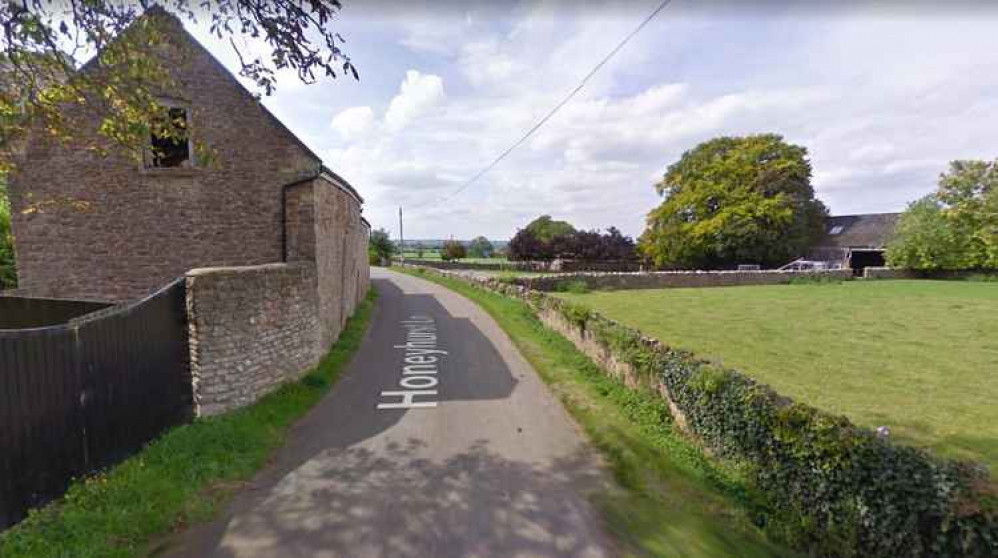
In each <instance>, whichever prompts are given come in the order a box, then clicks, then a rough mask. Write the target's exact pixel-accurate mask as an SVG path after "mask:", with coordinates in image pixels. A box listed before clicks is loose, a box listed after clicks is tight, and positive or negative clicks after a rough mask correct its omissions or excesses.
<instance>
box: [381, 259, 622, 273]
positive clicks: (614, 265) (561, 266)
mask: <svg viewBox="0 0 998 558" xmlns="http://www.w3.org/2000/svg"><path fill="white" fill-rule="evenodd" d="M396 262H397V263H401V260H400V259H398V258H396ZM405 263H407V264H412V265H421V266H423V267H431V268H433V269H445V270H446V269H465V270H473V271H539V272H545V271H552V272H554V271H559V272H575V271H604V272H606V271H620V272H625V271H640V270H641V264H640V263H638V262H617V261H614V262H586V261H579V260H554V261H550V262H523V261H518V262H512V261H506V262H465V261H460V260H458V261H449V262H445V261H443V260H422V259H419V258H406V260H405Z"/></svg>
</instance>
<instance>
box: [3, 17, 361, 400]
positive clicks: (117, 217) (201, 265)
mask: <svg viewBox="0 0 998 558" xmlns="http://www.w3.org/2000/svg"><path fill="white" fill-rule="evenodd" d="M150 17H155V18H156V24H159V25H162V26H163V28H164V30H165V31H166V32H167V33H168V35H169V36H170V37H171V46H169V47H166V48H164V49H161V50H159V51H157V52H158V55H159V56H164V57H166V63H167V66H168V67H169V68H171V71H172V73H173V77H174V79H175V80H176V82H177V88H176V90H174V91H168V92H164V94H163V96H164V97H166V98H167V99H168V100H169V101H170V102H171V104H178V103H179V105H180V106H184V107H186V108H188V128H189V130H190V134H191V139H192V140H193V141H194V142H203V143H204V145H205V146H207V148H208V149H209V150H210V152H211V157H210V158H209V159H202V160H198V161H197V162H196V163H195V164H194V165H193V167H189V168H146V165H145V164H144V163H143V162H142V161H140V160H136V159H133V158H131V157H129V156H127V155H125V154H123V153H121V152H120V151H118V150H114V149H111V151H110V155H109V156H107V157H100V156H97V155H95V154H93V153H92V152H90V151H87V150H84V149H79V148H78V147H77V148H74V146H73V145H64V144H59V143H52V142H49V141H46V140H44V139H43V138H40V137H34V138H30V139H29V141H28V142H27V145H26V148H25V149H24V152H23V156H24V157H25V159H24V160H23V161H22V162H21V164H19V166H18V169H17V171H16V172H15V173H14V174H13V175H12V176H11V177H10V196H11V202H12V205H13V209H14V211H13V212H12V213H13V227H14V233H15V243H16V250H17V257H18V273H19V287H20V288H19V290H18V294H23V295H31V296H48V297H58V298H69V299H81V300H96V301H110V302H121V301H128V300H133V299H136V298H140V297H143V296H145V295H147V294H150V293H152V292H154V291H156V290H157V289H158V288H159V287H161V286H163V285H165V284H167V283H169V282H170V281H172V280H174V279H176V278H178V277H184V280H185V281H186V283H187V289H188V290H187V310H188V320H189V336H190V347H191V368H192V376H193V382H194V386H193V388H194V394H195V403H196V409H197V413H198V414H199V415H202V416H203V415H214V414H218V413H222V412H226V411H229V410H231V409H235V408H238V407H241V406H244V405H247V404H249V403H252V402H253V401H256V400H257V399H258V398H259V397H260V396H262V395H264V394H265V393H267V392H269V391H272V390H273V389H275V388H276V387H277V386H278V385H280V384H281V383H284V382H287V381H290V380H294V379H297V378H299V377H300V376H301V375H302V374H303V373H304V372H306V371H307V370H308V369H309V368H310V367H312V366H314V365H315V364H316V363H317V362H318V360H319V358H321V356H322V355H323V354H324V353H325V352H326V351H327V350H328V349H329V347H330V345H331V344H332V343H334V342H335V341H336V339H337V338H338V337H339V335H340V332H341V331H342V328H343V324H344V323H345V322H346V320H347V318H348V317H349V316H350V315H351V314H352V313H353V311H354V310H355V309H356V307H357V305H358V304H359V303H360V301H361V300H362V299H363V298H364V296H365V295H366V293H367V289H368V285H369V274H368V271H369V270H368V260H367V242H368V238H369V233H370V226H369V225H368V224H367V223H366V221H364V220H363V219H362V218H361V209H362V207H361V204H362V200H361V199H360V197H359V196H358V195H357V194H356V193H355V192H354V191H353V190H352V188H351V187H350V186H349V185H348V184H346V183H345V182H343V181H342V179H340V178H339V177H336V176H335V175H334V174H332V173H331V172H328V171H325V170H323V167H322V163H321V161H320V159H319V158H318V157H317V156H316V155H314V154H313V153H312V152H311V151H310V150H309V149H308V148H307V147H305V146H304V145H303V144H302V143H301V142H300V141H299V140H298V139H297V138H296V137H295V136H294V135H293V134H292V133H291V132H290V131H288V130H287V129H286V128H285V127H284V126H283V125H281V124H280V122H279V121H277V119H276V118H275V117H274V116H273V115H271V114H270V113H269V112H267V111H266V110H265V109H264V108H263V106H262V105H261V104H260V103H259V102H258V101H257V100H256V99H255V98H254V97H253V96H252V95H251V94H250V93H249V92H248V91H246V90H245V89H244V88H243V87H242V86H241V85H240V84H239V82H238V81H237V80H236V79H235V78H234V77H233V76H232V75H231V74H229V73H228V71H226V70H225V68H224V67H223V66H221V64H219V63H218V61H216V60H215V59H214V58H213V57H212V56H211V55H210V54H209V53H208V52H207V51H206V50H205V49H204V48H203V47H201V46H200V45H199V44H198V43H197V42H196V41H195V40H194V39H193V38H192V37H191V36H190V35H189V34H187V32H186V31H184V29H183V27H182V25H181V24H180V22H179V21H178V20H176V19H174V18H172V17H170V16H166V15H156V16H150ZM98 124H99V118H98V117H97V116H96V115H95V116H94V118H93V127H94V129H96V127H97V125H98Z"/></svg>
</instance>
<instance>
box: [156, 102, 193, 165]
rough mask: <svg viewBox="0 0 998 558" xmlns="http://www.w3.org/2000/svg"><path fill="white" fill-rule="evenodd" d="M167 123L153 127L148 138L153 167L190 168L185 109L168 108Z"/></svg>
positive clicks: (189, 148)
mask: <svg viewBox="0 0 998 558" xmlns="http://www.w3.org/2000/svg"><path fill="white" fill-rule="evenodd" d="M167 115H168V117H169V121H168V122H161V123H158V124H155V125H154V126H153V130H152V133H151V137H150V151H151V155H152V157H151V164H152V166H153V167H164V168H168V167H189V166H191V147H190V137H189V136H188V134H187V109H186V108H183V107H168V108H167Z"/></svg>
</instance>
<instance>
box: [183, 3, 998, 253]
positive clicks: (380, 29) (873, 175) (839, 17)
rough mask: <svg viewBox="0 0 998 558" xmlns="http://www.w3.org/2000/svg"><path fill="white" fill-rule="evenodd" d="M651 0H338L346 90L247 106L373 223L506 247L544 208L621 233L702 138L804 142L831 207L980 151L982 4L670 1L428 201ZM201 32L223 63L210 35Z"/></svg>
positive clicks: (986, 118) (990, 89) (988, 97)
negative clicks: (341, 187)
mask: <svg viewBox="0 0 998 558" xmlns="http://www.w3.org/2000/svg"><path fill="white" fill-rule="evenodd" d="M658 1H659V0H648V1H639V0H627V1H626V2H618V3H603V2H589V3H584V2H580V1H524V2H512V1H510V2H502V1H499V2H497V1H491V2H490V1H485V2H480V3H477V4H476V3H474V2H468V3H460V4H458V3H454V4H441V3H440V2H425V3H420V2H418V1H410V2H406V3H404V6H405V7H404V8H403V7H399V6H396V5H393V4H391V3H385V4H373V3H371V2H364V3H362V2H359V1H357V2H354V1H350V0H344V9H343V11H342V12H341V16H340V18H339V22H338V25H339V30H340V31H341V34H342V35H344V37H345V38H346V40H347V43H346V45H345V49H346V50H347V51H348V53H349V54H350V55H351V56H352V58H353V61H354V63H355V64H356V65H357V67H358V68H359V70H360V73H361V79H360V81H359V82H358V81H354V80H353V79H352V78H350V79H345V78H340V79H335V80H333V79H327V80H324V81H321V82H320V83H318V84H315V85H310V86H306V85H303V84H300V83H298V82H296V81H295V79H294V78H293V76H287V77H286V78H285V79H282V80H281V82H280V84H279V88H278V91H277V93H276V94H275V95H274V96H272V97H270V98H267V99H266V100H265V103H266V104H267V106H268V107H269V108H270V109H271V110H273V112H274V113H276V114H277V116H278V117H279V118H281V119H282V120H283V121H284V122H285V123H286V124H287V125H288V126H289V127H290V128H291V129H292V130H293V131H294V132H295V133H297V134H298V135H299V136H300V137H301V138H302V139H303V140H304V141H305V142H306V143H307V144H308V145H309V146H311V147H312V148H313V149H314V150H315V151H316V152H317V153H319V154H320V155H321V156H322V157H323V158H324V160H325V162H326V164H327V165H328V166H329V167H331V168H332V169H334V170H335V171H336V172H337V173H339V174H341V175H342V176H344V177H345V178H346V179H347V180H349V181H350V182H351V183H352V184H353V185H354V186H355V187H356V188H357V189H358V190H359V191H360V192H361V193H362V195H363V196H364V197H365V198H366V200H367V204H366V209H365V215H367V217H368V219H369V220H370V221H371V222H372V223H373V224H374V226H375V227H385V228H387V229H389V230H390V231H391V232H392V236H396V235H397V211H398V206H399V205H402V206H404V207H405V212H406V222H405V227H406V237H407V238H447V237H451V236H453V237H455V238H470V237H472V236H475V235H479V234H484V235H486V236H489V237H490V238H496V239H505V238H509V237H510V236H511V235H512V234H513V233H514V232H515V231H516V229H517V227H520V226H523V225H524V224H525V223H526V222H528V221H529V220H531V219H532V218H534V217H536V216H538V215H540V214H542V213H549V214H551V215H553V216H555V217H556V218H559V219H567V220H569V221H571V222H572V223H573V224H575V225H576V226H578V227H584V228H606V227H609V226H611V225H615V226H617V227H619V228H621V229H622V230H623V231H625V232H626V233H628V234H631V235H635V236H636V235H638V234H640V233H641V231H642V230H643V227H644V218H645V215H646V214H647V213H648V211H649V210H650V209H652V208H653V207H654V206H655V205H657V203H659V198H658V197H657V196H656V194H655V192H654V189H653V184H654V183H655V182H656V180H658V178H659V177H660V176H661V175H662V173H663V172H664V170H665V168H666V167H667V166H668V165H669V164H670V163H672V162H675V161H676V160H677V159H678V158H679V157H680V155H681V154H682V153H683V151H685V150H687V149H689V148H692V147H693V146H695V145H696V144H697V143H698V142H700V141H703V140H705V139H708V138H711V137H714V136H717V135H742V134H752V133H762V132H775V133H779V134H782V135H784V136H785V137H786V138H787V139H788V140H789V141H791V142H794V143H798V144H801V145H804V146H806V147H807V149H808V151H809V152H810V156H811V162H812V164H813V166H814V185H815V188H816V190H817V194H818V197H819V198H821V199H822V200H823V201H824V202H825V203H826V204H827V205H828V206H829V207H830V208H831V210H832V212H833V213H836V214H848V213H859V212H879V211H898V210H901V209H903V208H904V206H905V204H906V203H907V202H909V201H911V200H913V199H915V198H917V197H919V196H921V195H924V194H926V193H928V192H929V191H931V190H932V189H933V187H934V184H935V181H936V177H937V176H938V174H939V173H940V172H941V171H942V170H944V169H945V166H946V164H947V161H949V160H951V159H956V158H990V159H993V158H995V157H998V32H996V31H995V30H996V29H998V9H992V8H987V7H985V3H984V2H980V3H973V2H968V3H964V4H958V5H957V4H947V3H945V2H940V3H925V4H921V5H920V6H916V7H902V6H901V4H900V3H879V4H871V3H861V2H854V3H845V4H844V3H839V4H837V6H839V7H836V8H832V7H830V6H831V5H832V4H831V3H819V5H821V6H823V7H821V8H815V7H814V6H815V5H816V3H815V2H803V1H802V2H776V1H769V2H754V3H748V5H747V6H746V5H745V4H743V3H738V2H731V3H727V4H726V3H723V2H702V1H700V2H698V1H695V0H674V1H673V3H672V4H671V5H670V6H669V7H667V8H666V9H665V10H664V11H663V12H662V13H661V14H660V15H659V17H658V18H657V19H655V20H654V21H653V22H652V23H651V24H649V25H648V26H647V27H646V28H645V29H644V30H643V31H642V32H641V33H640V34H639V35H638V36H637V37H635V39H634V40H632V41H631V42H630V43H629V44H628V46H627V47H626V48H625V49H624V50H623V51H621V52H620V53H619V54H618V55H617V56H616V57H615V58H614V59H613V60H612V61H611V62H610V63H609V64H608V65H607V66H606V67H604V68H603V70H602V71H601V72H600V73H599V74H597V76H596V77H595V78H593V80H592V81H590V82H589V84H588V85H587V86H586V88H585V89H584V90H583V91H582V92H581V93H580V94H579V95H578V96H577V97H576V98H575V100H574V101H572V102H571V103H569V104H568V105H567V106H565V108H564V109H563V110H562V111H561V112H559V113H558V114H557V115H556V116H555V117H554V118H553V119H552V120H551V121H549V122H548V124H547V125H546V126H545V127H543V128H542V129H541V130H540V131H539V132H538V133H537V134H536V135H535V136H534V137H533V138H532V139H530V140H528V141H527V142H526V143H525V144H524V145H522V146H521V147H520V148H519V149H518V150H516V151H514V152H513V154H511V155H510V156H509V157H508V158H507V159H506V160H505V161H503V162H502V163H501V164H500V165H498V166H497V167H496V168H495V169H494V170H492V172H490V173H489V174H487V175H486V176H485V177H483V178H482V179H481V180H480V181H478V182H477V183H476V184H475V185H473V186H472V187H470V188H468V189H467V190H466V191H464V192H463V193H461V194H460V195H457V196H452V197H448V194H450V193H451V192H453V191H454V190H456V189H457V188H459V187H460V186H462V185H463V184H464V183H465V181H467V180H468V178H470V177H471V176H473V175H474V174H475V173H477V172H478V171H480V170H481V169H482V168H483V167H484V166H486V165H487V164H488V163H489V162H491V161H492V159H493V158H495V157H496V156H497V155H498V154H499V153H501V152H502V151H503V150H504V149H506V148H507V147H508V146H509V145H511V144H512V143H513V142H514V141H516V140H517V139H518V138H519V137H520V136H521V135H522V134H523V133H524V132H525V131H526V130H527V129H529V128H530V127H531V126H532V125H533V123H534V122H536V121H537V120H538V119H539V118H540V117H542V116H543V115H544V114H545V113H546V112H547V111H548V110H550V109H551V108H552V107H553V106H554V105H555V104H556V103H557V102H558V101H560V100H561V98H563V97H564V96H565V95H566V94H567V93H568V92H569V91H570V90H571V89H572V88H573V87H575V85H576V84H577V83H578V81H579V80H580V79H581V78H582V76H584V75H585V74H586V73H587V72H588V71H589V70H590V69H591V68H592V67H593V66H594V65H595V64H596V63H597V62H598V61H599V60H600V59H601V58H602V57H603V56H604V55H605V54H606V53H607V52H609V51H610V49H612V48H613V47H614V46H615V45H616V43H617V42H618V41H619V40H620V39H621V38H623V37H624V36H625V35H626V34H627V33H628V32H630V31H631V30H632V29H633V28H634V27H635V26H636V25H637V24H638V23H639V22H640V21H641V20H642V19H643V18H644V17H645V16H646V15H647V14H648V13H650V12H651V10H652V9H653V8H654V7H655V6H656V5H657V4H658ZM400 4H401V3H400ZM945 6H949V7H948V8H946V7H945ZM196 34H198V35H199V36H201V37H205V34H204V33H203V32H197V33H196ZM204 42H205V44H206V46H208V47H209V48H210V49H211V50H212V51H213V52H215V53H216V55H218V56H219V58H221V59H222V60H223V61H224V62H225V63H226V64H227V65H229V67H230V68H235V67H236V66H235V64H234V62H235V58H234V56H233V55H232V53H231V52H230V47H228V46H227V45H222V44H218V43H214V42H212V41H211V40H210V39H205V40H204ZM251 46H252V45H251ZM445 198H446V199H445Z"/></svg>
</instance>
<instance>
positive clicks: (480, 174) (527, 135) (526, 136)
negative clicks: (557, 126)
mask: <svg viewBox="0 0 998 558" xmlns="http://www.w3.org/2000/svg"><path fill="white" fill-rule="evenodd" d="M670 3H672V0H662V2H661V3H660V4H659V5H658V7H656V8H655V10H654V11H652V13H650V14H648V17H646V18H645V19H644V20H643V21H642V22H641V23H640V24H639V25H638V26H637V27H635V28H634V30H633V31H631V32H630V33H628V34H627V36H626V37H624V39H623V40H622V41H620V42H619V43H618V44H617V46H615V47H614V48H613V50H611V51H610V52H609V53H608V54H607V55H606V56H604V57H603V59H602V60H600V61H599V64H596V66H594V67H593V69H592V70H590V71H589V73H588V74H586V76H585V77H583V78H582V81H580V82H579V84H578V85H577V86H576V87H575V89H573V90H572V91H571V92H570V93H569V94H568V95H567V96H566V97H565V98H564V99H562V100H561V102H560V103H558V104H557V105H555V107H554V108H553V109H551V110H550V111H549V112H548V113H547V114H546V115H544V118H541V119H540V120H538V121H537V123H536V124H534V125H533V126H532V127H531V128H530V129H529V130H527V133H525V134H523V136H522V137H521V138H520V139H518V140H516V142H515V143H513V145H511V146H509V147H508V148H507V149H506V150H505V151H503V152H502V153H500V154H499V156H498V157H496V158H495V159H494V160H493V161H492V162H491V163H489V164H488V166H486V167H485V168H484V169H482V170H480V171H478V173H477V174H475V175H474V176H472V177H471V178H470V179H469V180H468V181H467V182H465V183H464V184H463V185H462V186H461V187H460V188H458V189H457V190H454V191H453V192H451V193H450V194H447V195H445V196H444V197H442V198H440V199H439V200H437V203H439V202H443V201H447V200H449V199H450V198H453V197H454V196H456V195H458V194H460V193H461V192H463V191H465V190H467V189H468V188H469V187H470V186H471V185H472V184H474V183H475V182H477V181H478V179H479V178H481V177H483V176H485V175H486V174H488V172H489V171H491V170H492V169H493V168H495V167H496V165H498V164H499V163H500V162H502V160H503V159H505V158H506V156H507V155H509V154H510V153H512V152H513V150H514V149H516V148H517V147H520V145H522V144H523V142H525V141H527V139H529V138H530V136H532V135H534V132H536V131H537V130H539V129H540V128H541V126H543V125H544V124H545V123H547V121H548V120H550V119H551V117H552V116H554V115H555V114H556V113H557V112H558V111H559V110H561V108H562V107H563V106H565V105H566V104H568V102H569V101H571V100H572V98H573V97H575V95H576V94H578V92H579V91H582V88H583V87H585V86H586V83H588V82H589V80H590V79H591V78H592V77H593V76H594V75H596V72H599V71H600V69H601V68H602V67H603V66H605V65H606V63H607V62H609V61H610V59H611V58H613V57H614V55H616V54H617V53H618V52H619V51H620V50H621V49H622V48H624V46H625V45H626V44H627V43H628V42H630V40H631V39H633V38H634V36H635V35H637V34H638V33H640V32H641V30H642V29H644V27H645V26H646V25H648V24H649V23H651V21H652V20H653V19H655V16H657V15H658V14H659V12H661V11H662V10H664V9H665V7H666V6H668V5H669V4H670ZM425 205H429V203H424V204H419V205H417V206H416V207H422V206H425Z"/></svg>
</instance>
